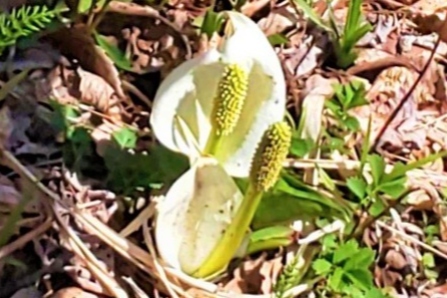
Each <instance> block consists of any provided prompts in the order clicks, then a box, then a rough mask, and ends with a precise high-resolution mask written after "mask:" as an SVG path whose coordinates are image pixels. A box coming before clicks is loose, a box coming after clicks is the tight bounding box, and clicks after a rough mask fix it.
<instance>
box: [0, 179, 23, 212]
mask: <svg viewBox="0 0 447 298" xmlns="http://www.w3.org/2000/svg"><path fill="white" fill-rule="evenodd" d="M21 200H22V194H21V193H19V192H18V191H17V189H16V187H15V185H14V183H13V182H12V181H11V180H9V179H8V178H7V177H6V176H3V175H0V203H1V204H6V205H10V206H14V205H17V204H19V203H20V201H21Z"/></svg>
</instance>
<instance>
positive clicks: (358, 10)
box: [293, 0, 372, 69]
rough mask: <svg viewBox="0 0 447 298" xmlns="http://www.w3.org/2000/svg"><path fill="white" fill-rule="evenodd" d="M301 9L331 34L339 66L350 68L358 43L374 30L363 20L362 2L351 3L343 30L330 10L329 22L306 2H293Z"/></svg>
mask: <svg viewBox="0 0 447 298" xmlns="http://www.w3.org/2000/svg"><path fill="white" fill-rule="evenodd" d="M293 1H294V2H295V3H296V4H297V6H298V7H299V8H301V9H302V10H303V11H304V13H305V14H306V15H307V16H308V17H309V18H310V19H311V20H312V21H313V22H314V23H315V24H316V25H318V26H319V27H321V28H322V29H324V30H325V31H327V32H329V34H330V36H331V40H332V44H333V46H334V52H335V56H336V58H337V61H336V63H337V65H338V66H339V67H341V68H343V69H345V68H347V67H348V66H350V65H351V64H352V63H353V62H354V60H355V59H356V57H357V54H356V53H355V51H354V48H355V46H356V44H357V42H358V41H359V40H360V39H361V38H362V37H363V36H365V35H366V34H367V33H368V32H369V31H370V30H371V28H372V26H371V24H369V23H367V22H364V21H363V19H362V7H361V6H362V0H351V1H349V7H348V14H347V16H346V22H345V24H344V27H343V30H341V32H340V29H339V28H338V27H339V26H338V24H336V22H335V17H334V15H333V12H332V10H330V12H331V14H330V19H329V21H328V22H327V21H325V20H323V19H322V18H321V17H320V16H318V15H317V14H316V13H315V12H314V11H313V9H312V7H311V6H310V5H309V4H308V3H307V1H305V0H293Z"/></svg>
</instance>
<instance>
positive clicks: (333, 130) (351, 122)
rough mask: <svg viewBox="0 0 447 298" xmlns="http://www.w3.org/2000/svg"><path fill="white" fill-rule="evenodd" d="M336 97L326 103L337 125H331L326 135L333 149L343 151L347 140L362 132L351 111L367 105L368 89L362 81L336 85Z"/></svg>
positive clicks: (334, 87)
mask: <svg viewBox="0 0 447 298" xmlns="http://www.w3.org/2000/svg"><path fill="white" fill-rule="evenodd" d="M333 89H334V96H333V97H332V98H331V99H330V100H327V101H326V102H325V106H326V108H327V109H328V110H329V111H330V114H331V116H332V117H333V118H334V120H335V121H336V123H337V125H331V126H330V127H328V128H327V129H326V131H325V132H324V134H325V135H326V139H327V140H328V146H329V148H331V149H338V150H340V151H343V150H344V148H345V147H346V138H347V137H349V136H350V135H352V133H354V132H358V131H359V130H360V124H359V121H358V120H357V118H356V117H354V116H351V115H350V114H349V111H350V110H351V109H353V108H356V107H359V106H362V105H366V104H368V101H367V100H366V89H365V86H364V84H363V83H362V82H361V81H358V80H353V81H350V82H349V83H347V84H334V86H333Z"/></svg>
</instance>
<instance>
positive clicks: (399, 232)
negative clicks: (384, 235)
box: [376, 220, 447, 260]
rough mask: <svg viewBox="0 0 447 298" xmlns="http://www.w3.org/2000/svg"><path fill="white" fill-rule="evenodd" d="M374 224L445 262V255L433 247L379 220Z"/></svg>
mask: <svg viewBox="0 0 447 298" xmlns="http://www.w3.org/2000/svg"><path fill="white" fill-rule="evenodd" d="M376 224H377V225H378V226H380V227H381V228H384V229H385V230H388V231H390V232H392V233H394V234H397V235H399V236H400V237H402V238H405V239H406V240H409V241H411V242H413V243H414V244H417V245H419V246H420V247H422V248H424V249H425V250H428V251H430V252H432V253H434V254H435V255H437V256H439V257H441V258H444V259H446V260H447V255H446V254H445V253H443V252H441V251H440V250H437V249H436V248H434V247H432V246H430V245H428V244H426V243H424V242H422V241H420V240H418V239H416V238H414V237H412V236H409V235H407V234H405V233H404V232H402V231H399V230H397V229H395V228H393V227H390V226H389V225H387V224H385V223H384V222H382V221H380V220H378V221H376Z"/></svg>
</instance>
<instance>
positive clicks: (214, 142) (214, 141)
mask: <svg viewBox="0 0 447 298" xmlns="http://www.w3.org/2000/svg"><path fill="white" fill-rule="evenodd" d="M221 143H222V135H218V134H217V130H216V128H215V127H214V125H213V128H212V129H211V132H210V136H209V138H208V141H207V143H206V146H205V152H204V153H205V154H209V155H213V156H214V155H216V151H217V149H218V148H219V146H220V144H221Z"/></svg>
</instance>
